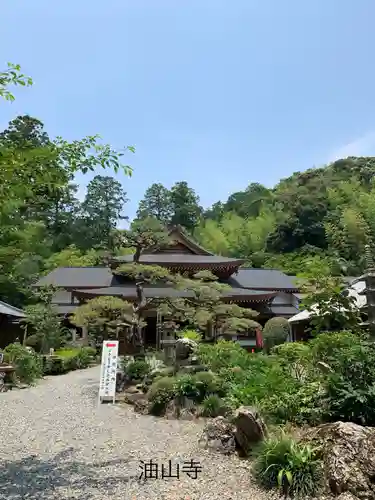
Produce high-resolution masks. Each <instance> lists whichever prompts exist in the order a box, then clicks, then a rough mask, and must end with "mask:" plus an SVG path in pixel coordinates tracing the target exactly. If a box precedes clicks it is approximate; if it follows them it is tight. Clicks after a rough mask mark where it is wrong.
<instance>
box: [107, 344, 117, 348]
mask: <svg viewBox="0 0 375 500" xmlns="http://www.w3.org/2000/svg"><path fill="white" fill-rule="evenodd" d="M106 347H116V344H106Z"/></svg>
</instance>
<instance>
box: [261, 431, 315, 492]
mask: <svg viewBox="0 0 375 500" xmlns="http://www.w3.org/2000/svg"><path fill="white" fill-rule="evenodd" d="M254 455H255V463H254V467H253V472H254V475H255V478H256V479H257V481H258V482H259V484H260V485H261V486H263V487H264V488H279V489H281V490H282V491H283V493H284V494H289V495H290V496H292V497H297V498H305V497H306V496H312V495H316V494H317V493H318V492H319V491H320V490H321V488H322V480H323V467H322V463H321V461H320V460H319V459H318V454H317V450H316V449H314V448H312V447H311V446H310V445H308V444H300V443H298V442H296V441H295V440H294V439H292V438H291V437H288V436H286V435H285V434H283V435H281V436H278V437H275V438H270V439H267V440H266V441H264V442H262V443H261V444H260V445H259V447H258V449H256V450H255V452H254Z"/></svg>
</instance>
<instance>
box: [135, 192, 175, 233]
mask: <svg viewBox="0 0 375 500" xmlns="http://www.w3.org/2000/svg"><path fill="white" fill-rule="evenodd" d="M148 217H154V218H156V219H157V220H158V221H160V222H162V223H163V224H168V223H169V222H170V220H171V217H172V204H171V194H170V191H169V190H168V189H167V188H166V187H164V186H163V184H152V185H151V186H150V187H149V188H148V189H147V190H146V193H145V196H144V198H143V200H141V201H140V202H139V207H138V211H137V219H146V218H148Z"/></svg>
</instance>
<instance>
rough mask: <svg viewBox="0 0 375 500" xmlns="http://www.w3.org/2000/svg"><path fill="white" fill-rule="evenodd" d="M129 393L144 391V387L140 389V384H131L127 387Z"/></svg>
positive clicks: (126, 390)
mask: <svg viewBox="0 0 375 500" xmlns="http://www.w3.org/2000/svg"><path fill="white" fill-rule="evenodd" d="M125 392H126V393H127V394H137V393H138V392H142V389H138V386H135V385H131V386H130V387H127V388H126V389H125Z"/></svg>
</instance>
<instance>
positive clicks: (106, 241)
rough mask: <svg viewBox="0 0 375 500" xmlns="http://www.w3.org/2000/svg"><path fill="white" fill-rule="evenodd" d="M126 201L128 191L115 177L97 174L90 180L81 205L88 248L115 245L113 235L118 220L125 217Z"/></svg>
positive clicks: (109, 247) (84, 234)
mask: <svg viewBox="0 0 375 500" xmlns="http://www.w3.org/2000/svg"><path fill="white" fill-rule="evenodd" d="M126 202H127V198H126V193H125V192H124V190H123V189H122V187H121V184H120V182H118V181H116V180H115V179H113V177H104V176H101V175H97V176H95V177H94V179H93V180H92V181H90V182H89V184H88V186H87V194H86V197H85V200H84V202H83V203H82V206H81V211H82V219H83V221H84V226H85V229H86V231H84V232H83V236H84V241H85V242H86V245H87V248H91V247H93V246H98V247H104V248H108V249H111V248H112V247H113V243H112V239H111V235H112V232H113V230H114V229H115V228H116V225H117V223H118V221H119V220H121V219H124V218H125V217H124V216H123V215H122V214H123V208H124V204H125V203H126Z"/></svg>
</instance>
